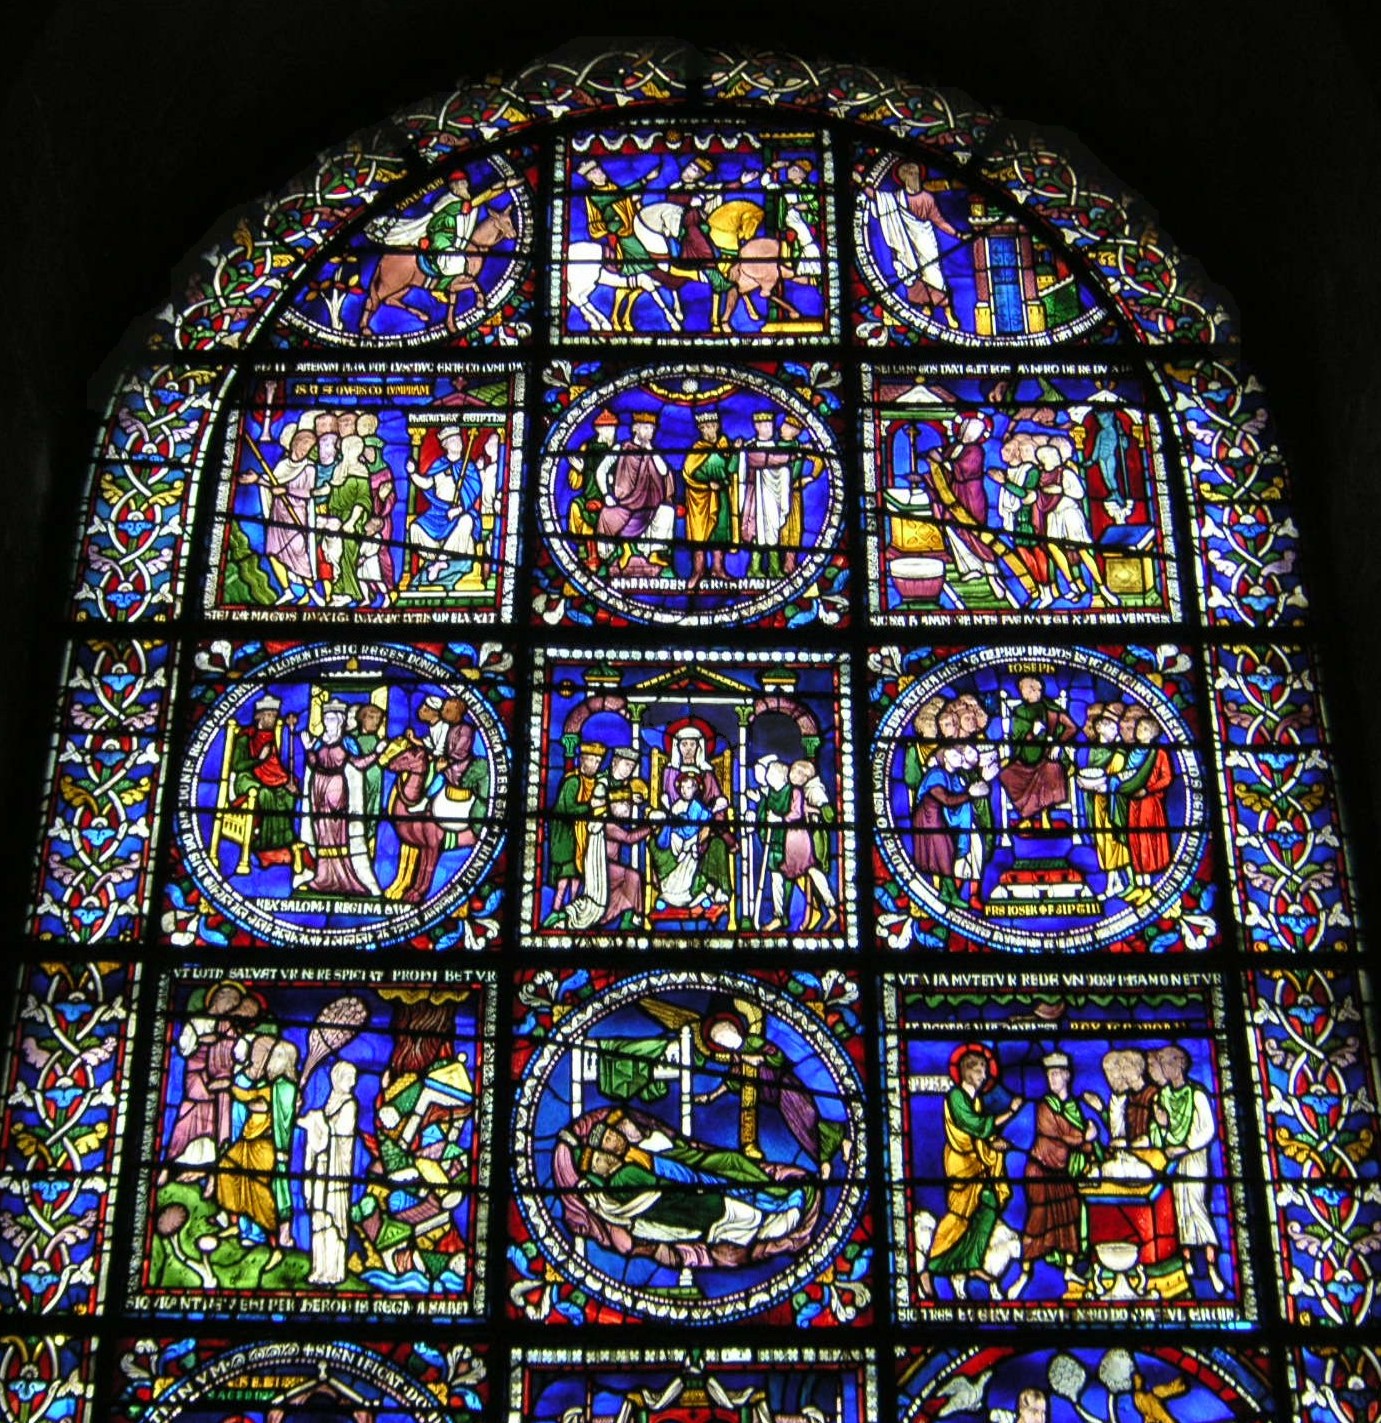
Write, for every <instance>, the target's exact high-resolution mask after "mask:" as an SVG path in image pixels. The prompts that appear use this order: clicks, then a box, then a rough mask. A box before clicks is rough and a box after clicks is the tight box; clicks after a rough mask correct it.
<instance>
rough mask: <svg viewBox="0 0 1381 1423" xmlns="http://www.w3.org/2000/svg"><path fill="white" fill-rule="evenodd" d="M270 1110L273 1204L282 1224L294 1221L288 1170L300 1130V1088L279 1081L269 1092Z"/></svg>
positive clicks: (287, 1079)
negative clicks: (298, 1093) (298, 1091)
mask: <svg viewBox="0 0 1381 1423" xmlns="http://www.w3.org/2000/svg"><path fill="white" fill-rule="evenodd" d="M269 1110H270V1111H271V1112H272V1114H273V1150H274V1157H275V1164H274V1170H273V1180H272V1183H271V1184H272V1186H273V1203H274V1206H275V1207H276V1208H277V1210H278V1219H279V1221H280V1222H281V1221H285V1220H291V1219H292V1211H293V1204H292V1191H291V1189H290V1188H289V1186H288V1168H289V1166H290V1165H291V1163H292V1147H293V1132H294V1131H295V1130H296V1127H297V1084H296V1083H295V1082H293V1081H291V1080H290V1079H289V1078H286V1077H280V1078H278V1080H277V1081H276V1082H274V1083H273V1085H272V1087H270V1089H269Z"/></svg>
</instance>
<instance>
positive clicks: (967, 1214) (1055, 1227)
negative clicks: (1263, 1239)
mask: <svg viewBox="0 0 1381 1423" xmlns="http://www.w3.org/2000/svg"><path fill="white" fill-rule="evenodd" d="M1191 1065H1192V1063H1191V1058H1190V1054H1189V1052H1188V1051H1187V1050H1186V1049H1185V1048H1184V1047H1182V1046H1181V1045H1180V1044H1178V1043H1171V1044H1168V1045H1166V1046H1163V1047H1159V1048H1154V1049H1150V1050H1146V1049H1143V1048H1139V1047H1119V1048H1114V1049H1112V1050H1111V1051H1108V1052H1107V1053H1105V1054H1104V1057H1103V1061H1102V1067H1103V1074H1104V1077H1105V1080H1106V1082H1107V1086H1108V1097H1107V1100H1106V1101H1104V1100H1102V1099H1100V1098H1099V1097H1098V1096H1097V1095H1096V1094H1095V1093H1093V1092H1092V1091H1087V1092H1083V1093H1081V1094H1080V1095H1078V1096H1075V1095H1074V1094H1073V1092H1072V1086H1073V1079H1074V1068H1073V1065H1072V1063H1071V1060H1070V1058H1069V1056H1068V1055H1067V1054H1066V1053H1064V1052H1060V1051H1054V1052H1050V1053H1047V1054H1046V1055H1045V1056H1044V1057H1043V1058H1042V1061H1041V1066H1042V1070H1043V1072H1044V1075H1045V1087H1046V1090H1045V1092H1044V1093H1043V1094H1042V1096H1041V1097H1040V1099H1039V1101H1037V1102H1036V1104H1035V1127H1034V1136H1033V1139H1032V1142H1031V1146H1030V1148H1029V1149H1028V1151H1027V1153H1026V1165H1025V1169H1024V1178H1023V1186H1024V1191H1025V1198H1026V1218H1025V1220H1024V1222H1023V1223H1022V1226H1021V1230H1020V1235H1019V1248H1018V1237H1016V1236H1014V1235H1013V1233H1012V1231H1011V1229H1010V1227H1006V1226H1005V1225H1003V1224H1002V1217H1003V1213H1004V1210H1005V1208H1006V1207H1007V1205H1008V1204H1009V1203H1010V1202H1011V1199H1012V1195H1013V1189H1012V1184H1011V1182H1010V1180H1009V1179H1008V1176H1007V1167H1006V1159H1007V1153H1008V1151H1009V1150H1011V1146H1010V1144H1009V1142H1008V1141H1007V1140H1006V1137H1005V1132H1006V1130H1007V1129H1008V1127H1009V1124H1010V1123H1011V1122H1012V1120H1013V1119H1014V1118H1016V1117H1017V1116H1018V1115H1019V1114H1020V1113H1021V1112H1022V1111H1023V1109H1024V1108H1025V1107H1026V1106H1027V1105H1028V1104H1027V1103H1026V1102H1025V1101H1024V1099H1023V1098H1021V1097H1013V1098H1012V1099H1011V1100H1010V1102H1009V1103H1008V1104H1007V1106H1006V1107H1005V1108H1004V1109H1002V1110H1001V1111H993V1110H992V1109H991V1108H990V1107H989V1105H988V1103H987V1101H986V1098H987V1095H988V1093H989V1092H990V1091H991V1090H992V1088H993V1087H995V1086H996V1085H997V1076H998V1071H997V1058H996V1055H995V1054H994V1053H992V1051H991V1050H990V1049H984V1048H980V1047H974V1048H972V1049H970V1050H968V1051H966V1052H964V1053H962V1054H961V1055H960V1056H959V1058H958V1061H957V1063H956V1064H955V1067H954V1070H953V1075H954V1077H955V1085H954V1086H953V1087H952V1088H951V1089H950V1091H949V1093H948V1095H947V1096H946V1098H945V1109H944V1131H945V1146H944V1172H945V1176H946V1178H947V1180H948V1187H947V1191H946V1212H945V1214H944V1215H943V1216H942V1217H941V1218H940V1220H939V1221H938V1223H936V1224H935V1229H934V1235H933V1238H932V1239H931V1240H930V1242H929V1247H928V1250H926V1251H924V1252H923V1256H924V1258H923V1259H922V1260H921V1262H920V1263H921V1265H922V1279H921V1284H922V1289H923V1290H925V1291H927V1292H932V1291H933V1288H934V1280H935V1279H936V1278H945V1279H948V1280H949V1281H950V1283H951V1285H952V1286H953V1288H954V1290H955V1293H956V1294H957V1295H959V1296H960V1297H963V1296H964V1294H965V1290H966V1284H967V1281H968V1280H969V1279H971V1278H972V1279H976V1280H979V1281H982V1282H984V1283H986V1284H987V1285H988V1286H989V1288H990V1289H991V1290H992V1291H994V1292H996V1291H998V1290H999V1289H1000V1288H1001V1287H1002V1275H1003V1273H1005V1271H1006V1270H1007V1269H1008V1268H1009V1267H1010V1266H1011V1265H1013V1264H1016V1263H1017V1261H1018V1260H1019V1261H1020V1266H1019V1269H1018V1272H1017V1275H1016V1277H1015V1279H1013V1280H1012V1281H1011V1283H1010V1286H1008V1287H1007V1291H1006V1298H1007V1299H1009V1300H1011V1299H1017V1298H1018V1297H1019V1296H1020V1295H1021V1294H1022V1292H1023V1291H1024V1290H1025V1289H1026V1288H1027V1286H1028V1284H1029V1283H1030V1281H1031V1276H1032V1272H1033V1270H1034V1268H1035V1266H1036V1264H1037V1263H1038V1262H1040V1261H1046V1262H1047V1263H1049V1264H1051V1265H1054V1266H1056V1267H1058V1268H1061V1269H1063V1271H1064V1273H1065V1278H1066V1282H1067V1284H1068V1285H1075V1284H1078V1285H1081V1286H1082V1285H1087V1284H1089V1283H1090V1282H1091V1273H1090V1272H1091V1270H1092V1269H1093V1267H1094V1257H1093V1246H1092V1242H1091V1240H1090V1229H1089V1218H1088V1210H1087V1206H1086V1203H1085V1193H1086V1191H1087V1190H1088V1189H1089V1188H1091V1187H1096V1186H1097V1185H1098V1184H1099V1183H1100V1181H1104V1180H1110V1181H1126V1182H1130V1183H1134V1184H1137V1185H1141V1184H1150V1183H1151V1182H1153V1181H1155V1180H1156V1179H1157V1177H1158V1174H1160V1175H1164V1176H1166V1177H1168V1179H1169V1182H1170V1191H1171V1196H1172V1201H1173V1206H1174V1219H1175V1231H1176V1237H1177V1242H1178V1247H1179V1254H1180V1257H1181V1259H1182V1261H1183V1265H1184V1269H1185V1273H1186V1274H1189V1275H1192V1274H1193V1270H1194V1255H1195V1252H1196V1251H1200V1250H1201V1251H1202V1252H1203V1255H1204V1260H1205V1265H1206V1273H1207V1277H1208V1282H1209V1285H1210V1287H1211V1289H1212V1290H1213V1292H1214V1293H1215V1294H1219V1295H1221V1294H1223V1293H1224V1290H1225V1286H1224V1282H1223V1279H1222V1276H1221V1274H1220V1273H1219V1270H1218V1251H1219V1240H1218V1233H1217V1230H1216V1228H1215V1226H1214V1223H1213V1216H1212V1213H1211V1211H1210V1209H1209V1203H1208V1190H1209V1175H1210V1148H1211V1146H1212V1143H1213V1140H1214V1136H1215V1131H1216V1129H1215V1124H1214V1112H1213V1104H1212V1101H1211V1099H1210V1097H1209V1094H1208V1092H1207V1091H1206V1090H1205V1088H1204V1087H1203V1086H1202V1085H1201V1084H1200V1083H1198V1082H1196V1081H1195V1080H1194V1079H1193V1078H1191V1077H1190V1076H1189V1071H1190V1068H1191ZM1152 1163H1163V1165H1159V1166H1158V1165H1156V1164H1152ZM1000 1233H1002V1234H1005V1238H1006V1240H1007V1241H1008V1243H1009V1244H1010V1246H1011V1248H1010V1249H1009V1250H1007V1251H1005V1252H1004V1251H1002V1250H999V1251H997V1252H996V1254H995V1252H994V1249H993V1247H994V1245H995V1243H997V1241H998V1237H999V1234H1000Z"/></svg>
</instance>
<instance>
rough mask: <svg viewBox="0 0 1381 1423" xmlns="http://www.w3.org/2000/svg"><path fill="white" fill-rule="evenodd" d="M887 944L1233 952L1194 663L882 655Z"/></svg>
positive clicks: (879, 881)
mask: <svg viewBox="0 0 1381 1423" xmlns="http://www.w3.org/2000/svg"><path fill="white" fill-rule="evenodd" d="M869 661H870V667H871V673H872V685H871V690H870V709H871V721H872V735H873V743H872V751H871V758H872V785H871V790H872V796H873V804H872V810H873V817H874V825H875V828H876V837H875V842H874V843H875V850H874V867H875V875H876V903H877V926H878V931H879V941H880V942H881V943H883V944H885V945H886V947H888V948H891V949H907V950H911V949H915V950H922V951H938V952H943V951H964V952H975V951H976V952H992V951H994V950H998V951H1007V952H1016V953H1033V952H1046V951H1058V952H1060V953H1066V954H1067V953H1078V952H1082V951H1085V950H1092V949H1114V950H1117V951H1120V952H1127V953H1169V952H1176V951H1180V950H1186V949H1188V950H1195V951H1197V950H1204V949H1208V948H1210V947H1211V946H1212V945H1213V944H1214V943H1215V942H1216V941H1217V939H1218V935H1219V929H1218V923H1217V920H1216V919H1215V917H1214V913H1213V909H1214V898H1215V886H1214V884H1213V882H1212V879H1211V872H1212V863H1213V853H1212V840H1211V836H1210V833H1209V831H1210V825H1209V818H1208V811H1207V806H1206V801H1205V773H1204V763H1203V753H1202V751H1201V749H1200V733H1199V727H1198V717H1197V710H1196V704H1195V696H1196V691H1195V683H1196V677H1195V667H1194V659H1193V657H1192V655H1191V654H1190V653H1189V651H1188V650H1187V649H1185V648H1183V647H1177V646H1175V645H1173V644H1162V645H1161V646H1159V647H1155V648H1150V647H1070V646H1056V645H1053V644H1041V645H1038V644H1027V645H1011V646H997V647H973V648H958V647H929V648H917V649H914V650H911V651H906V652H903V651H902V650H901V649H899V648H895V647H882V648H877V649H875V650H874V651H873V652H872V653H870V654H869Z"/></svg>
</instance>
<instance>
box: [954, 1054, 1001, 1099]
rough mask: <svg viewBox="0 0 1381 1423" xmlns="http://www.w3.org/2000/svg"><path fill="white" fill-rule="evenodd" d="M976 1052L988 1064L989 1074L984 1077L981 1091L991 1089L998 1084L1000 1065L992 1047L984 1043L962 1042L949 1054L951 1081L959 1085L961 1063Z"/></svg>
mask: <svg viewBox="0 0 1381 1423" xmlns="http://www.w3.org/2000/svg"><path fill="white" fill-rule="evenodd" d="M971 1052H976V1053H977V1054H978V1055H979V1056H980V1057H981V1058H982V1059H983V1061H984V1062H985V1063H987V1065H988V1073H987V1076H986V1077H985V1078H984V1079H983V1085H982V1086H981V1087H980V1088H979V1089H978V1090H979V1091H980V1092H987V1091H990V1090H991V1089H992V1088H994V1087H996V1086H997V1079H998V1065H997V1054H996V1053H995V1052H994V1051H993V1050H992V1048H990V1047H986V1046H985V1045H984V1044H983V1043H960V1044H959V1046H958V1047H957V1048H955V1049H954V1051H953V1052H952V1053H950V1055H949V1076H950V1081H951V1082H953V1083H954V1085H955V1086H956V1087H957V1086H958V1085H959V1082H960V1078H959V1064H960V1063H961V1062H962V1061H963V1060H964V1059H965V1058H966V1057H967V1056H968V1055H969V1054H970V1053H971Z"/></svg>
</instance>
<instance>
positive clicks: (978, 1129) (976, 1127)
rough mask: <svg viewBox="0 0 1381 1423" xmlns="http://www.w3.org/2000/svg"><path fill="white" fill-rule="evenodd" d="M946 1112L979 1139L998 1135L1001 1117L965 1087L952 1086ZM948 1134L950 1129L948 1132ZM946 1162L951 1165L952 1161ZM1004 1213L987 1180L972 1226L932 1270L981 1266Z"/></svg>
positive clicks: (958, 1271) (981, 1188) (932, 1262)
mask: <svg viewBox="0 0 1381 1423" xmlns="http://www.w3.org/2000/svg"><path fill="white" fill-rule="evenodd" d="M945 1113H946V1115H947V1116H948V1117H949V1119H950V1120H951V1121H952V1122H953V1124H954V1125H955V1126H956V1127H957V1128H958V1129H959V1130H960V1131H961V1132H965V1133H967V1134H968V1135H969V1136H971V1137H973V1138H974V1139H975V1140H977V1141H988V1140H989V1139H990V1138H992V1137H994V1136H996V1135H997V1118H996V1117H990V1116H987V1115H985V1114H984V1112H983V1111H982V1109H981V1107H980V1106H979V1104H978V1103H977V1102H973V1101H970V1100H969V1095H968V1093H967V1092H965V1091H964V1089H963V1088H962V1087H951V1088H950V1089H949V1093H948V1095H947V1096H946V1097H945ZM948 1136H949V1133H946V1137H947V1138H948ZM946 1166H947V1168H948V1167H949V1163H948V1162H946ZM1009 1194H1010V1192H1009ZM1001 1213H1002V1202H1001V1200H999V1198H998V1193H997V1186H996V1184H995V1183H994V1182H993V1181H991V1180H983V1181H982V1182H981V1184H980V1185H979V1188H978V1192H977V1201H976V1204H975V1205H974V1207H973V1211H972V1214H971V1215H970V1216H969V1223H968V1226H967V1227H966V1228H965V1230H964V1233H963V1234H962V1235H961V1236H960V1237H959V1239H958V1240H956V1241H955V1242H954V1244H953V1245H951V1246H950V1247H949V1249H948V1250H944V1251H942V1252H941V1253H940V1254H938V1255H934V1256H932V1257H931V1260H930V1271H931V1274H934V1275H963V1274H967V1273H968V1272H969V1271H971V1270H981V1269H982V1268H983V1257H984V1256H985V1255H986V1254H987V1253H988V1244H989V1242H990V1241H991V1240H992V1238H993V1227H994V1226H995V1225H996V1224H997V1222H998V1220H999V1219H1000V1217H1001Z"/></svg>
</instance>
